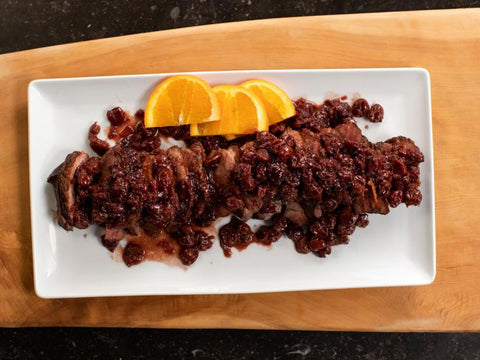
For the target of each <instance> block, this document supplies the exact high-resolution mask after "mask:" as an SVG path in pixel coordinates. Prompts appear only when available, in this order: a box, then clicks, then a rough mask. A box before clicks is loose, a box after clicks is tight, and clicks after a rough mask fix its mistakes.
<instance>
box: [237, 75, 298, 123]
mask: <svg viewBox="0 0 480 360" xmlns="http://www.w3.org/2000/svg"><path fill="white" fill-rule="evenodd" d="M240 86H243V87H244V88H247V89H249V90H251V91H252V92H254V93H255V95H257V96H258V97H259V98H260V100H262V102H263V105H264V106H265V110H266V111H267V115H268V124H269V125H272V124H275V123H277V122H280V121H283V120H285V119H288V118H289V117H292V116H294V115H295V106H293V103H292V100H290V98H289V97H288V95H287V94H286V93H285V92H284V91H283V90H282V89H280V88H279V87H278V86H277V85H274V84H272V83H271V82H268V81H265V80H257V79H255V80H249V81H245V82H244V83H242V84H241V85H240Z"/></svg>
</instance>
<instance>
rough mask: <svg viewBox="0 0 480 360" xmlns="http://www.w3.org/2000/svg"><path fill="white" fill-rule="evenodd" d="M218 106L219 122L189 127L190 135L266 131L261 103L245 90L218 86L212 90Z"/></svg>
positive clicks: (229, 86) (231, 86) (236, 87)
mask: <svg viewBox="0 0 480 360" xmlns="http://www.w3.org/2000/svg"><path fill="white" fill-rule="evenodd" d="M213 91H214V92H215V94H216V95H217V98H218V102H219V104H220V113H221V116H220V120H219V121H215V122H209V123H203V124H196V125H191V126H190V135H192V136H206V135H229V134H236V135H239V134H252V133H254V132H256V131H266V130H268V117H267V113H266V111H265V108H264V106H263V103H262V101H261V100H260V99H259V98H258V96H256V95H255V94H254V93H253V92H252V91H250V90H248V89H247V88H244V87H241V86H235V85H220V86H216V87H214V88H213Z"/></svg>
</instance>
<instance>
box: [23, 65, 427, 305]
mask: <svg viewBox="0 0 480 360" xmlns="http://www.w3.org/2000/svg"><path fill="white" fill-rule="evenodd" d="M192 74H194V75H197V76H199V77H201V78H203V79H205V80H206V81H207V82H209V83H210V84H211V85H218V84H224V83H231V84H235V83H239V82H242V81H245V80H248V79H253V78H260V79H265V80H269V81H272V82H273V83H275V84H277V85H278V86H280V87H281V88H282V89H284V90H285V91H286V92H287V94H288V95H289V96H290V97H291V98H293V99H295V98H298V97H306V98H308V99H309V100H312V101H315V102H318V103H321V102H322V101H323V100H324V99H325V98H326V97H332V96H333V95H340V96H341V95H347V96H348V97H349V98H352V97H354V96H358V95H361V96H362V97H364V98H366V99H367V100H368V101H369V103H375V102H376V103H380V104H381V105H382V106H383V107H384V109H385V118H384V121H383V122H382V123H379V124H369V128H368V129H365V127H364V126H363V125H364V123H362V122H361V121H359V125H360V126H361V129H362V132H363V133H364V134H365V135H366V136H367V137H368V138H369V140H370V141H373V142H375V141H380V140H386V139H388V138H390V137H393V136H398V135H403V136H407V137H410V138H411V139H413V140H414V141H415V142H416V144H417V145H418V146H419V147H420V149H421V150H422V151H423V153H424V155H425V162H424V163H422V164H421V166H420V169H421V181H422V185H421V191H422V193H423V201H422V204H421V205H420V206H419V207H409V208H406V207H405V205H403V204H402V205H400V206H399V207H398V208H395V209H391V212H390V214H388V215H387V216H382V215H370V216H369V219H370V225H369V226H368V227H367V228H365V229H361V228H357V230H356V231H355V233H354V234H353V235H352V236H351V238H350V243H349V244H348V245H340V246H336V247H334V248H333V249H332V254H331V255H330V256H328V257H327V258H324V259H321V258H318V257H315V256H313V255H311V254H310V255H302V254H299V253H297V252H296V251H295V249H294V245H293V242H292V241H291V240H289V239H288V238H286V237H284V238H282V239H280V240H279V241H278V242H277V243H275V244H273V246H272V247H271V248H268V247H264V246H259V245H255V244H254V245H251V246H249V247H248V248H247V249H246V250H244V251H242V252H240V253H239V252H237V251H235V250H234V251H233V256H232V257H231V258H226V257H224V255H223V252H222V250H221V248H220V246H219V243H218V241H216V242H215V244H214V246H213V247H212V248H211V249H210V250H208V251H206V252H202V253H201V254H200V257H199V259H198V260H197V261H196V262H195V263H194V264H193V265H192V266H190V267H188V268H187V269H183V268H180V267H175V266H169V265H166V264H163V263H159V262H144V263H141V264H139V265H136V266H133V267H131V268H128V267H127V266H125V265H124V264H123V263H122V262H118V261H114V260H113V259H112V257H111V255H110V253H109V251H108V250H107V249H106V248H104V247H103V246H102V245H101V242H100V234H101V233H102V230H101V229H99V228H98V227H96V226H91V227H90V228H89V229H87V230H78V229H76V230H74V231H72V232H66V231H65V230H63V229H62V228H61V227H60V226H58V225H57V223H56V220H55V219H54V216H53V213H54V210H55V208H56V204H55V197H54V194H53V190H52V189H51V186H50V185H49V184H47V182H46V180H47V177H48V175H49V174H50V173H51V171H52V170H53V169H54V168H55V167H56V166H57V165H58V164H60V163H61V162H62V161H63V160H64V159H65V156H66V155H67V154H68V153H70V152H72V151H74V150H84V151H87V152H88V153H89V154H91V155H93V152H92V151H91V150H90V148H89V145H88V141H87V133H88V129H89V127H90V126H91V125H92V123H93V122H95V121H97V122H98V123H99V124H100V125H103V126H106V125H107V121H106V118H105V113H106V111H107V110H109V109H110V108H112V107H115V106H121V107H122V108H123V109H126V110H130V112H132V113H134V112H135V111H136V110H137V109H139V108H144V107H145V105H146V102H147V99H148V97H149V94H150V93H151V91H152V90H153V88H154V87H155V86H156V85H157V84H158V83H159V81H161V80H162V79H164V78H166V77H168V76H171V75H173V74H151V75H133V76H114V77H94V78H72V79H45V80H36V81H33V82H32V83H30V85H29V88H28V97H29V146H30V148H29V156H30V195H31V214H32V241H33V256H34V275H35V289H36V292H37V294H38V295H39V296H40V297H44V298H67V297H90V296H118V295H167V294H224V293H253V292H274V291H295V290H313V289H340V288H354V287H373V286H401V285H424V284H429V283H431V282H432V281H433V279H434V277H435V214H434V210H435V207H434V179H433V147H432V120H431V100H430V78H429V74H428V72H427V71H426V70H425V69H419V68H396V69H351V70H348V69H346V70H270V71H221V72H202V73H192ZM85 234H86V237H85Z"/></svg>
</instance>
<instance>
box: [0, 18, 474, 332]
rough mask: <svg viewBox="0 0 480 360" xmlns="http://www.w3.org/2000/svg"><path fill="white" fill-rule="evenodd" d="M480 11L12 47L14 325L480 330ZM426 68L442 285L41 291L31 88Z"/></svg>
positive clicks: (0, 205) (6, 290)
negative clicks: (85, 79)
mask: <svg viewBox="0 0 480 360" xmlns="http://www.w3.org/2000/svg"><path fill="white" fill-rule="evenodd" d="M479 23H480V9H470V10H441V11H422V12H409V13H377V14H364V15H339V16H324V17H304V18H286V19H272V20H261V21H251V22H240V23H231V24H218V25H209V26H202V27H196V28H185V29H180V30H171V31H163V32H155V33H148V34H140V35H131V36H124V37H118V38H111V39H102V40H96V41H90V42H84V43H75V44H69V45H61V46H54V47H49V48H42V49H35V50H29V51H23V52H18V53H12V54H5V55H1V56H0V99H1V100H0V101H1V103H2V106H1V107H0V121H1V124H2V127H1V131H0V147H1V151H0V170H1V172H2V174H1V177H0V325H1V326H61V325H69V326H142V327H143V326H144V327H172V328H259V329H270V328H275V329H338V330H367V331H422V330H428V331H430V330H431V331H479V330H480V265H479V258H480V256H479V255H480V239H479V234H480V207H479V205H478V204H479V202H480V180H479V179H480V164H479V162H478V157H479V155H478V154H479V153H480V119H479V115H478V114H480V100H479V94H480V26H478V24H479ZM408 66H420V67H425V68H427V69H428V70H429V71H430V74H431V79H432V98H433V120H434V129H433V130H434V150H435V191H436V215H437V277H436V280H435V282H434V283H433V284H432V285H428V286H423V287H399V288H376V289H353V290H335V291H308V292H291V293H269V294H253V295H220V296H218V295H215V296H213V295H212V296H150V297H123V298H120V297H119V298H91V299H67V300H44V299H40V298H38V297H37V296H36V295H35V293H34V290H33V278H32V277H33V271H32V254H31V238H30V206H29V190H28V154H27V150H28V141H27V85H28V83H29V81H31V80H33V79H39V78H55V77H77V76H94V75H117V74H118V75H120V74H122V75H123V74H140V73H158V72H174V71H196V70H236V69H286V68H362V67H408Z"/></svg>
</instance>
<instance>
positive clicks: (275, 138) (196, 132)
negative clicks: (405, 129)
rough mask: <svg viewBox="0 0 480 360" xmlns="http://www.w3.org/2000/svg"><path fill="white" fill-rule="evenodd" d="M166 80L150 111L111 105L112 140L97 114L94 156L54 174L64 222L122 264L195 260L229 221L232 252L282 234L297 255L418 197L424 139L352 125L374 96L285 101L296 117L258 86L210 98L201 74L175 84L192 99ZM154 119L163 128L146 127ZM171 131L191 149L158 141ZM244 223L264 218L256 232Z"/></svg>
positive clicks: (378, 116)
mask: <svg viewBox="0 0 480 360" xmlns="http://www.w3.org/2000/svg"><path fill="white" fill-rule="evenodd" d="M171 79H172V78H171ZM171 79H168V80H166V81H165V82H164V83H162V84H163V85H164V86H163V87H162V85H160V86H159V87H157V89H156V90H155V91H154V92H153V95H152V97H151V100H150V101H149V102H148V105H147V109H146V113H144V112H143V110H139V111H137V112H136V113H135V115H130V114H129V113H128V112H126V111H125V110H123V109H122V108H120V107H115V108H112V109H111V110H109V111H108V112H107V119H108V121H109V122H110V128H109V130H108V138H109V139H110V140H113V141H115V145H113V146H111V144H110V143H109V142H108V141H107V140H105V139H101V138H99V134H100V130H101V129H100V126H99V125H98V124H96V123H95V124H93V125H92V126H91V127H90V130H89V133H88V139H89V142H90V146H91V148H92V149H93V150H94V151H95V152H96V153H97V154H98V156H89V155H88V154H87V153H86V152H84V151H74V152H72V153H70V154H69V155H67V157H66V159H65V161H64V162H63V163H62V164H60V165H59V166H58V167H57V168H56V169H55V170H54V171H53V172H52V173H51V175H50V176H49V178H48V182H49V183H51V184H52V185H53V189H54V191H55V195H56V201H57V214H58V223H59V224H60V226H62V227H63V228H64V229H66V230H72V229H73V228H79V229H85V228H87V227H89V226H90V225H92V224H96V225H100V226H102V227H104V228H105V233H104V234H103V235H102V238H101V239H102V244H103V245H104V246H105V247H106V248H108V249H109V250H110V251H114V250H115V249H118V248H119V247H120V249H121V251H122V252H123V254H122V258H123V260H124V262H125V264H126V265H127V266H131V265H135V264H138V263H140V262H142V261H144V260H149V259H163V260H164V259H165V258H166V257H168V256H171V257H178V258H179V259H180V260H181V262H182V263H183V264H184V265H191V264H193V263H194V262H195V261H196V260H197V259H198V257H199V255H200V253H201V252H203V251H206V250H208V249H210V248H211V246H212V244H213V240H214V238H215V236H216V235H217V234H216V233H215V231H214V230H213V228H212V225H213V224H214V223H215V222H216V221H218V219H221V218H224V217H227V216H232V218H231V221H230V222H228V223H227V224H225V225H223V226H222V227H221V228H220V230H219V232H218V237H219V241H220V245H221V247H222V249H223V251H224V254H225V255H226V256H230V255H231V248H232V247H235V248H237V249H244V248H246V247H247V246H248V245H250V244H251V243H259V244H262V245H271V244H272V243H275V242H277V241H278V240H279V239H280V238H281V236H282V235H284V234H285V235H286V236H287V237H289V238H290V239H291V240H292V241H293V243H294V248H295V249H296V251H297V252H299V253H312V254H313V255H316V256H318V257H325V256H326V255H328V254H330V252H331V250H332V246H335V245H339V244H346V243H348V241H349V236H350V235H352V234H353V232H354V231H355V229H356V227H365V226H366V225H367V224H368V214H387V213H388V212H389V209H390V208H392V207H397V206H398V205H400V204H401V203H404V204H405V205H407V206H410V205H419V204H420V202H421V201H422V193H421V191H420V188H419V187H420V184H421V182H420V169H419V165H420V163H422V162H423V161H424V155H423V153H422V152H421V151H420V149H419V148H418V146H416V144H415V143H414V142H413V141H412V140H411V139H409V138H407V137H403V136H397V137H393V138H390V139H388V140H385V141H381V142H376V143H372V142H370V141H368V139H367V138H366V137H365V136H363V134H362V131H361V129H360V127H359V126H358V125H357V123H356V121H355V118H358V117H363V118H367V119H368V120H369V121H370V122H381V121H382V119H383V117H384V110H383V108H382V106H381V105H380V104H372V105H370V104H369V103H368V101H367V100H365V99H363V98H357V99H355V101H351V102H350V103H349V102H347V101H345V100H346V99H341V98H333V99H328V100H326V101H324V102H323V103H321V104H318V105H317V104H315V103H313V102H311V101H308V100H307V99H304V98H299V99H297V100H295V101H294V102H293V103H291V102H289V104H290V105H291V109H294V112H292V111H291V109H290V108H288V107H286V106H283V104H285V99H283V100H282V99H281V97H280V100H277V98H278V97H274V96H273V95H272V94H270V93H265V92H262V88H261V87H259V86H258V84H259V82H258V81H257V82H255V81H251V82H247V83H245V84H244V87H243V88H238V87H228V86H223V87H222V86H219V87H217V88H214V89H213V90H214V91H213V94H214V95H215V96H217V98H216V99H217V102H218V103H216V101H215V98H212V92H211V91H210V90H209V88H208V86H206V85H205V83H204V82H202V81H198V82H195V81H194V80H191V78H189V77H185V76H184V77H183V78H181V80H182V81H183V83H182V84H180V85H177V86H180V87H181V86H191V87H192V88H193V87H195V86H198V89H199V90H198V91H197V92H192V94H200V95H199V96H198V97H197V98H196V99H195V97H194V96H193V95H192V96H191V100H188V101H187V100H185V99H184V98H183V100H182V101H177V102H175V101H171V102H168V101H166V100H165V99H172V96H171V95H170V97H165V99H163V100H162V96H161V95H162V92H161V91H173V93H176V94H177V95H175V96H177V98H180V97H181V96H182V95H181V94H184V92H182V91H180V90H179V88H175V89H174V90H171V89H170V88H169V87H172V86H173V85H172V84H174V83H175V82H174V81H172V80H171ZM190 83H192V84H193V85H191V84H190ZM165 84H166V85H165ZM260 84H261V82H260ZM159 89H160V90H159ZM165 89H167V90H165ZM168 89H170V90H168ZM243 89H246V90H243ZM272 89H273V90H271V91H272V92H273V94H275V88H274V87H273V88H272ZM252 93H253V95H252ZM276 93H277V94H278V92H276ZM175 96H173V98H175ZM152 99H155V101H154V100H152ZM189 99H190V98H189ZM199 99H200V100H199ZM201 99H203V101H202V100H201ZM212 99H213V100H212ZM219 99H220V100H219ZM268 99H275V100H271V101H268ZM162 101H163V102H162ZM169 101H170V100H169ZM259 102H261V103H262V104H268V105H266V106H265V105H263V107H262V106H261V105H258V103H259ZM187 103H188V106H186V105H185V104H187ZM205 103H208V105H209V106H204V105H205ZM179 104H180V105H179ZM192 104H198V106H199V110H198V112H196V111H195V106H193V105H192ZM232 104H233V105H232ZM238 104H243V106H244V107H241V106H240V107H239V106H238ZM229 106H230V108H229ZM249 106H252V110H249V111H243V110H245V109H247V108H248V107H249ZM166 109H167V110H166ZM231 109H235V111H233V110H231ZM259 109H260V110H259ZM192 110H193V111H192ZM163 114H166V115H165V116H163ZM222 116H223V117H222ZM159 119H160V124H161V125H162V127H153V126H155V125H158V124H159V123H158V121H159ZM243 119H244V120H245V123H246V124H249V125H248V126H243V127H242V120H243ZM162 120H164V122H163V123H162V122H161V121H162ZM185 124H188V125H185ZM251 124H255V127H252V125H251ZM145 125H146V126H147V127H146V126H145ZM267 126H269V127H268V130H267ZM205 134H208V135H205ZM201 135H203V136H201ZM224 135H225V136H224ZM169 138H174V139H176V140H182V141H184V142H185V147H180V146H171V147H169V148H168V149H165V148H162V144H165V143H168V142H169V141H170V140H169ZM250 219H258V220H261V221H262V222H263V223H262V225H260V226H259V227H258V229H256V230H253V229H252V228H251V227H250V226H249V224H248V223H247V221H248V220H250ZM122 240H126V244H123V245H124V246H122V244H121V241H122ZM159 254H160V255H159Z"/></svg>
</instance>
